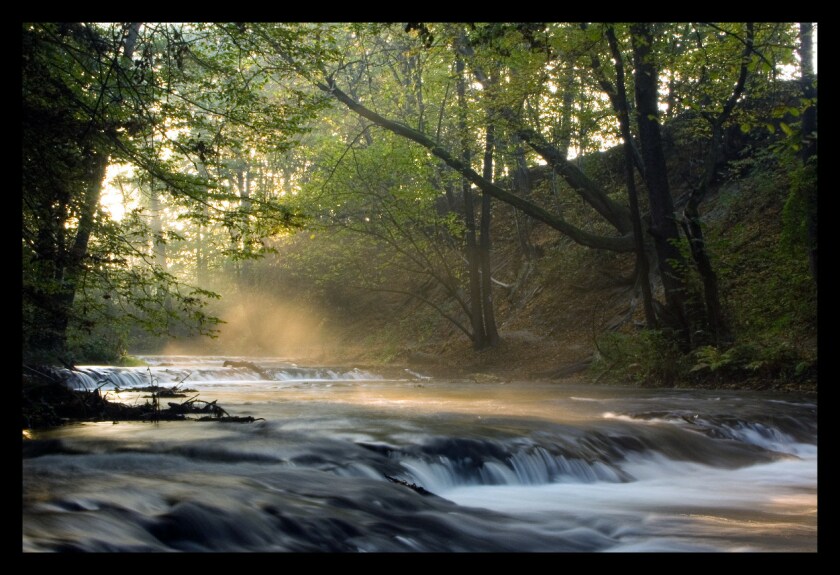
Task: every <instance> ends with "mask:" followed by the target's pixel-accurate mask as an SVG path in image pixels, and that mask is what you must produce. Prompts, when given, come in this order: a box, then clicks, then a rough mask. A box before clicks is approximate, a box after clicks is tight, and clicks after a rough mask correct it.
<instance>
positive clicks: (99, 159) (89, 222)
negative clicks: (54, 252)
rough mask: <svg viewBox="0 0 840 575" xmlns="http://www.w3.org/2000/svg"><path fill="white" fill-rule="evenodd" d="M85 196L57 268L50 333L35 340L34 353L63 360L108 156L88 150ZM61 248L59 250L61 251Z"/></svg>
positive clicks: (49, 313) (46, 331) (50, 309)
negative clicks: (56, 284) (53, 355)
mask: <svg viewBox="0 0 840 575" xmlns="http://www.w3.org/2000/svg"><path fill="white" fill-rule="evenodd" d="M85 163H86V166H85V172H86V173H85V179H86V185H85V190H84V196H83V199H82V202H81V206H80V213H79V225H78V228H77V229H76V236H75V238H74V239H73V244H72V245H71V246H69V249H67V252H66V256H65V257H64V258H63V262H61V263H60V264H59V266H58V268H59V274H60V283H59V289H58V293H56V294H54V295H53V296H52V297H51V298H50V299H51V302H50V305H49V306H48V307H47V308H46V309H47V314H48V317H47V320H48V323H47V325H48V326H49V328H48V329H45V330H43V332H42V333H40V334H38V335H37V336H36V337H37V338H38V340H39V341H37V342H35V349H43V350H47V351H48V352H50V353H53V354H55V355H56V356H57V357H59V358H62V357H64V356H65V355H66V353H67V328H68V327H69V325H70V318H71V317H72V314H73V303H74V301H75V299H76V293H77V290H78V288H79V286H80V283H81V279H82V275H83V273H84V259H85V257H86V256H87V253H88V245H89V244H90V236H91V234H92V233H93V225H94V219H95V217H96V210H97V207H98V206H99V198H100V197H101V195H102V182H103V181H104V179H105V170H106V169H107V167H108V155H107V154H101V153H99V152H97V151H96V150H93V149H89V150H88V151H87V153H86V155H85ZM61 249H62V247H61V246H60V247H59V250H61Z"/></svg>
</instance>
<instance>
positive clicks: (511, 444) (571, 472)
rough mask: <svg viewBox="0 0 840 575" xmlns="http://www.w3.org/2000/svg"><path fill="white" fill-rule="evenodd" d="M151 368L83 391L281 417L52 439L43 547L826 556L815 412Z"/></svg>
mask: <svg viewBox="0 0 840 575" xmlns="http://www.w3.org/2000/svg"><path fill="white" fill-rule="evenodd" d="M150 359H152V361H151V362H150V363H153V364H154V365H153V366H152V367H150V368H131V369H126V368H107V367H103V366H100V367H91V368H89V369H87V376H85V377H83V378H81V379H80V380H79V381H78V385H79V386H87V387H88V388H90V386H91V385H94V386H96V387H101V389H102V390H103V391H104V392H106V393H108V395H109V397H110V398H112V399H117V400H120V401H123V402H126V403H131V402H144V401H148V399H145V398H143V397H142V396H143V395H144V394H143V393H136V392H124V391H120V392H117V391H116V389H120V390H123V389H125V388H127V387H131V386H133V385H135V384H134V383H132V382H135V381H137V382H140V381H142V382H143V383H138V384H136V385H148V384H149V382H150V381H156V382H157V383H160V384H161V385H165V386H172V385H179V386H180V387H191V388H194V389H196V390H197V392H198V393H200V398H201V399H204V400H207V401H212V400H217V401H218V404H219V405H221V406H223V407H224V408H225V409H226V410H227V411H228V412H229V413H230V414H231V415H238V416H245V415H251V416H254V417H259V418H264V419H265V420H264V421H257V422H255V423H251V424H239V423H217V422H196V421H185V422H162V423H157V424H153V423H119V424H112V423H91V424H77V425H71V426H66V427H62V428H60V429H54V430H48V431H41V432H37V433H35V434H34V439H33V440H31V441H25V442H24V460H23V550H24V551H71V550H72V551H79V550H81V551H349V552H391V551H408V552H411V551H492V552H497V551H512V552H517V551H816V549H817V445H816V443H817V405H816V398H815V397H814V396H807V395H803V396H795V395H771V394H761V393H751V392H724V391H715V392H706V391H686V390H634V389H627V388H619V387H605V386H580V385H577V386H572V385H563V384H558V383H534V382H510V383H506V384H501V383H492V384H476V383H473V382H468V381H438V380H434V379H428V378H426V377H425V376H424V375H423V374H413V373H408V372H406V373H405V377H404V378H394V376H393V374H390V375H388V378H386V377H385V376H384V375H382V374H376V373H371V372H366V371H364V370H358V369H347V368H330V367H328V366H327V367H323V366H316V367H312V368H310V367H301V366H296V365H294V364H291V363H290V362H285V361H282V360H277V359H274V358H247V359H246V358H222V357H203V358H194V357H165V358H164V357H159V358H150ZM229 359H235V360H239V361H250V362H253V363H254V364H256V365H257V366H259V368H260V369H261V370H262V373H256V372H254V371H253V370H249V369H248V368H247V367H236V368H233V367H227V368H224V367H222V364H223V362H224V361H225V360H229ZM266 376H268V377H266ZM191 395H194V394H191ZM168 401H179V400H168ZM388 477H390V478H392V479H393V481H392V480H389V479H388ZM412 486H413V487H414V488H415V489H412ZM420 488H422V489H420ZM423 490H425V491H426V492H431V493H432V495H423V494H421V492H420V491H423Z"/></svg>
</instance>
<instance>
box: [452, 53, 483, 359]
mask: <svg viewBox="0 0 840 575" xmlns="http://www.w3.org/2000/svg"><path fill="white" fill-rule="evenodd" d="M455 71H456V73H457V74H458V108H459V118H458V128H459V131H460V132H461V161H462V162H463V164H464V165H465V166H469V165H470V148H469V146H470V139H469V133H468V131H467V111H466V105H467V103H466V86H465V81H464V61H463V60H462V59H461V58H460V57H458V58H457V59H456V61H455ZM461 192H462V194H463V197H464V223H465V225H466V229H467V232H466V242H467V249H466V252H467V253H466V255H467V266H468V271H469V283H470V323H471V324H472V331H473V336H472V337H473V348H474V349H476V350H479V349H484V347H485V346H486V345H487V343H486V341H485V334H484V318H483V315H482V311H481V280H480V277H479V273H480V269H479V265H480V263H479V254H478V244H477V241H476V230H475V207H474V204H473V196H472V191H471V190H470V182H469V180H467V179H466V178H463V179H462V180H461Z"/></svg>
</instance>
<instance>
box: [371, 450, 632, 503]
mask: <svg viewBox="0 0 840 575" xmlns="http://www.w3.org/2000/svg"><path fill="white" fill-rule="evenodd" d="M368 447H369V448H371V449H374V447H373V446H368ZM390 458H391V459H392V460H396V461H397V462H398V463H399V464H400V466H401V467H402V468H403V469H404V470H405V473H404V474H405V475H406V477H405V478H404V479H405V480H406V481H408V482H409V483H416V484H418V485H422V486H423V487H424V488H425V489H428V490H429V491H432V492H436V491H445V490H448V489H452V488H454V487H458V486H462V485H543V484H548V483H594V482H597V481H606V482H612V483H620V482H626V481H631V480H632V477H630V476H629V475H628V474H627V473H624V472H623V471H621V469H620V468H619V467H617V465H616V463H617V461H611V460H610V459H609V458H608V456H607V454H604V458H603V460H601V459H587V458H585V457H583V456H582V455H578V454H572V453H569V452H564V450H563V449H562V448H560V447H559V446H558V445H551V446H545V445H538V444H534V443H523V442H521V441H519V440H513V441H505V440H471V439H459V438H441V439H437V440H433V441H431V442H429V443H427V444H426V445H423V446H416V447H413V448H409V449H405V450H402V451H392V452H391V453H390Z"/></svg>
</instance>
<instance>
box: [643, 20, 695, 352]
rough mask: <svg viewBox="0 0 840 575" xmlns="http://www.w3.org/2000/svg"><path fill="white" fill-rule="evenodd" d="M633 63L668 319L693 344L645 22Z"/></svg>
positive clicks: (687, 344)
mask: <svg viewBox="0 0 840 575" xmlns="http://www.w3.org/2000/svg"><path fill="white" fill-rule="evenodd" d="M631 33H632V43H633V64H634V67H635V70H636V74H635V79H636V111H637V114H638V124H639V140H640V144H641V149H642V150H641V151H642V159H643V161H644V165H645V179H646V182H647V188H648V198H649V202H650V213H651V230H650V233H651V235H652V236H653V239H654V245H655V246H656V255H657V259H658V263H659V272H660V276H661V277H662V286H663V288H664V291H665V311H666V315H667V317H666V318H664V319H665V320H666V322H665V323H666V324H667V325H668V326H669V327H671V328H673V329H674V330H675V331H676V332H677V334H678V337H679V341H680V343H681V345H682V347H683V348H684V349H688V348H690V346H691V341H690V338H691V330H690V328H689V325H688V321H687V318H686V314H685V297H684V292H685V281H684V278H683V270H684V268H685V266H684V262H683V257H682V254H681V253H680V250H679V249H678V247H677V246H676V241H677V240H678V239H679V231H678V228H677V222H676V219H675V217H674V202H673V199H672V198H671V190H670V188H669V185H668V172H667V168H666V166H665V155H664V153H663V151H662V138H661V134H660V131H659V108H658V104H659V98H658V91H657V90H658V83H659V82H658V79H659V77H658V73H657V70H656V66H655V64H654V61H653V58H654V55H653V52H652V50H651V46H652V44H653V34H652V32H651V29H650V25H649V24H646V23H638V24H633V25H632V26H631Z"/></svg>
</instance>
